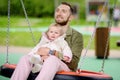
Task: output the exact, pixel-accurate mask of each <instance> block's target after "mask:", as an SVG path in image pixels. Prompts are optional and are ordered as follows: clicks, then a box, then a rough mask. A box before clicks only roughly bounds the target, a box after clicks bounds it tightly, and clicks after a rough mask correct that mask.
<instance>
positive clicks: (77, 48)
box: [65, 28, 83, 71]
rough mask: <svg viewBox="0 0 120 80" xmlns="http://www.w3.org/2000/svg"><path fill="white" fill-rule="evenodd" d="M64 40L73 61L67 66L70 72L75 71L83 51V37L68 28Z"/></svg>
mask: <svg viewBox="0 0 120 80" xmlns="http://www.w3.org/2000/svg"><path fill="white" fill-rule="evenodd" d="M65 40H66V41H67V43H68V45H69V46H70V48H71V50H72V53H73V59H72V61H71V62H70V63H67V65H68V67H69V68H70V69H71V70H73V71H75V70H76V69H77V66H78V63H79V60H80V56H81V52H82V49H83V37H82V34H81V33H79V32H78V31H76V30H74V29H72V28H68V30H67V32H66V37H65Z"/></svg>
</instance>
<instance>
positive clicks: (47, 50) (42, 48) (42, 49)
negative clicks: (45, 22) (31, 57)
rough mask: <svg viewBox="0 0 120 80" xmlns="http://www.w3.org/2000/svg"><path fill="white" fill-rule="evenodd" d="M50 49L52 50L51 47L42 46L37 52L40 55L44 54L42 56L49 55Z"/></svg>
mask: <svg viewBox="0 0 120 80" xmlns="http://www.w3.org/2000/svg"><path fill="white" fill-rule="evenodd" d="M49 51H50V49H49V48H47V47H41V48H39V49H38V52H37V53H38V54H39V55H42V56H48V55H49Z"/></svg>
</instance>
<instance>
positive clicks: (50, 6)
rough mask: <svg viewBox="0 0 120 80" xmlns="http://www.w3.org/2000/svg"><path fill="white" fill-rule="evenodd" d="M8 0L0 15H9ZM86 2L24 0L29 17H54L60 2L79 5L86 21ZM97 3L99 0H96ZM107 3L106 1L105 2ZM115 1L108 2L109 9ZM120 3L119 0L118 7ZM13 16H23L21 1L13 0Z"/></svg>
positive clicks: (79, 0)
mask: <svg viewBox="0 0 120 80" xmlns="http://www.w3.org/2000/svg"><path fill="white" fill-rule="evenodd" d="M7 1H8V0H0V3H1V5H0V15H7V10H8V6H7V5H8V2H7ZM86 1H88V0H44V1H43V0H23V3H24V5H25V8H26V10H27V13H28V16H32V17H53V14H54V9H55V7H56V6H57V5H59V4H60V2H69V3H71V4H72V5H78V7H79V14H80V16H79V17H80V18H82V19H85V13H86ZM96 1H97V0H96ZM105 1H106V0H105ZM114 1H115V0H108V2H109V7H110V8H111V7H113V3H114ZM119 3H120V1H118V0H117V5H118V4H119ZM10 7H11V8H10V10H11V15H13V16H15V15H17V16H23V15H24V13H23V9H22V5H21V3H20V0H11V4H10Z"/></svg>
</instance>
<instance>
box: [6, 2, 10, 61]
mask: <svg viewBox="0 0 120 80" xmlns="http://www.w3.org/2000/svg"><path fill="white" fill-rule="evenodd" d="M9 35H10V0H8V24H7V33H6V49H7V52H6V63H9V62H8V56H9V55H8V54H9V40H10V39H9Z"/></svg>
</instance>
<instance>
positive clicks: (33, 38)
mask: <svg viewBox="0 0 120 80" xmlns="http://www.w3.org/2000/svg"><path fill="white" fill-rule="evenodd" d="M20 2H21V5H22V8H23V11H24V14H25V17H26V21H27V23H28V27H29V30H30V33H31V35H32V40H33V42H34V45H36V40H35V37H34V34H33V32H32V29H31V25H30V21H29V19H28V16H27V12H26V9H25V6H24V3H23V1H22V0H20Z"/></svg>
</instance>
